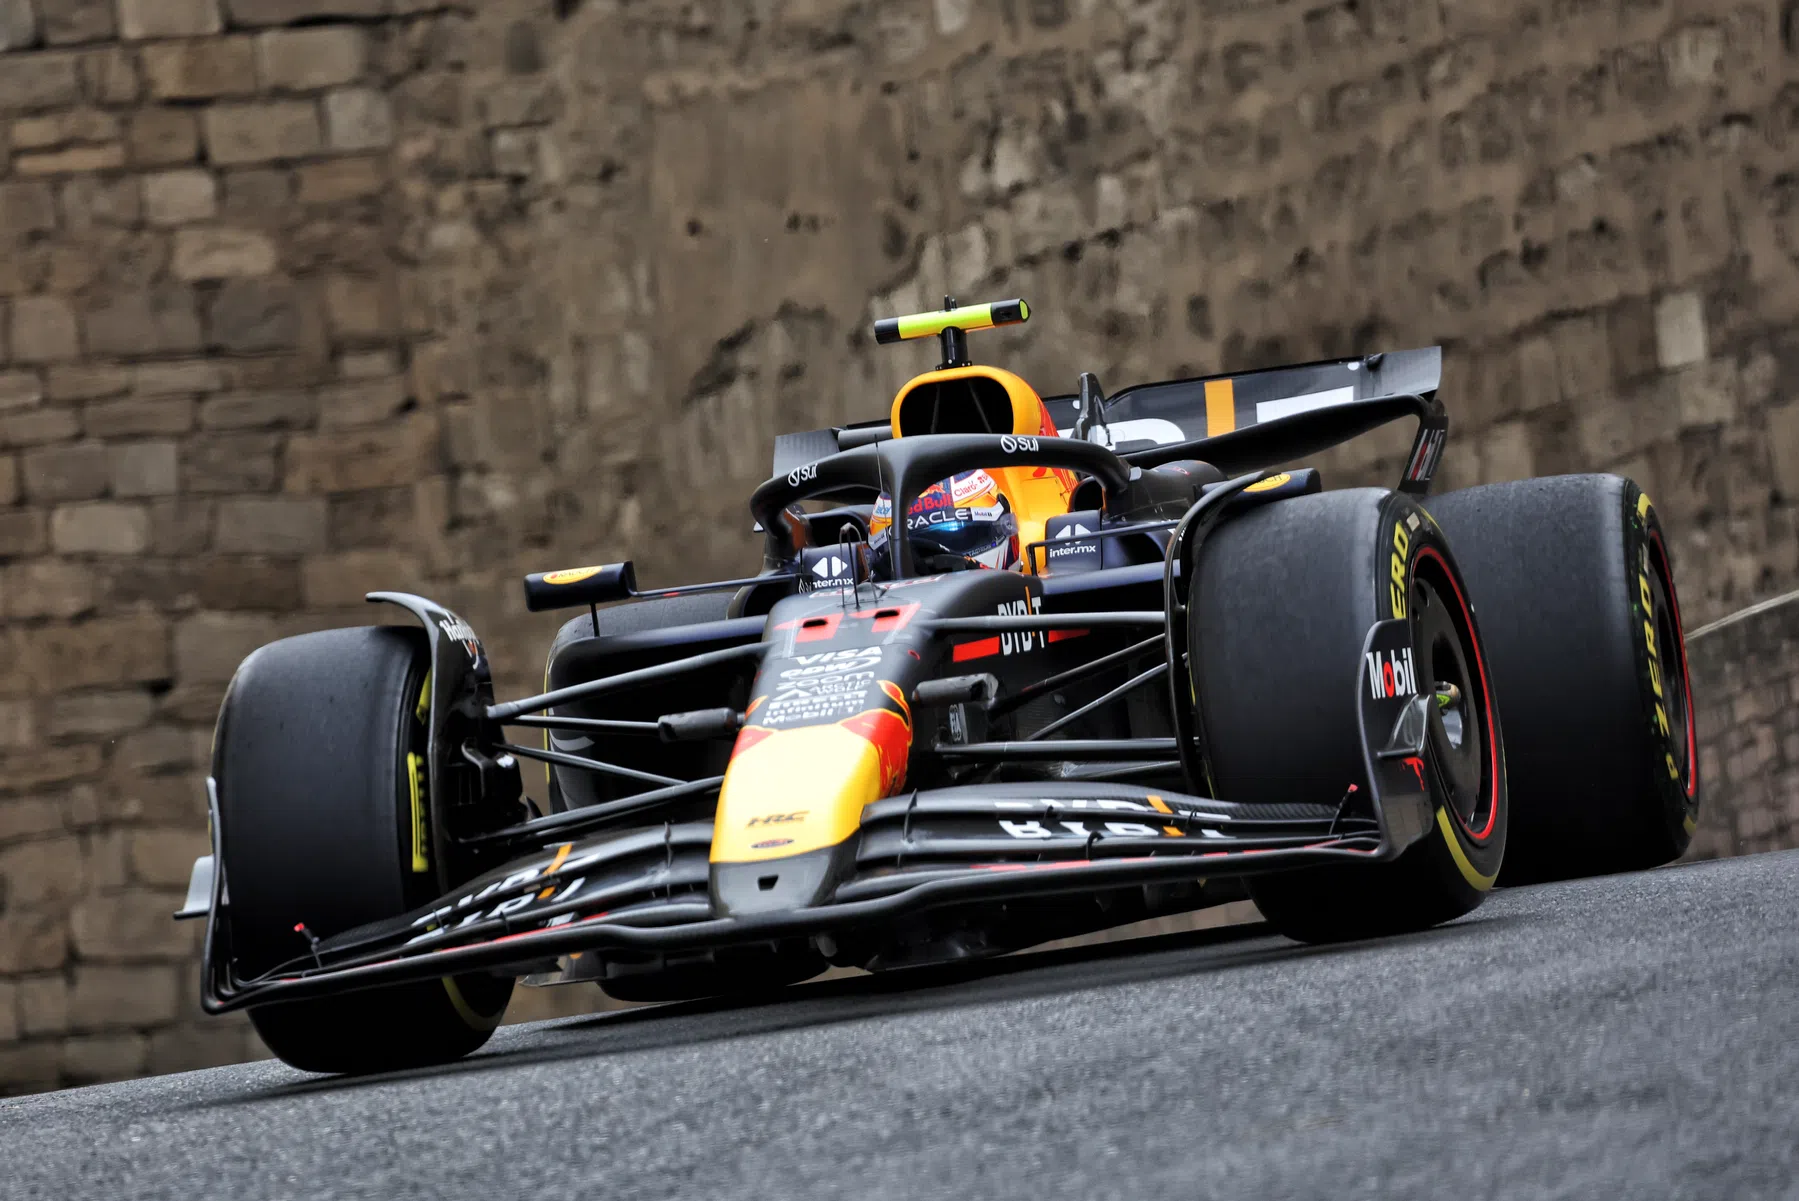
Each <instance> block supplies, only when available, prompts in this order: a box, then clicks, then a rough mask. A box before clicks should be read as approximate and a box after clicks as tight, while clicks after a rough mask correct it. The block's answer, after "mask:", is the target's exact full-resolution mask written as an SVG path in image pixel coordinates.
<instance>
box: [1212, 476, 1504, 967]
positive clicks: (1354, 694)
mask: <svg viewBox="0 0 1799 1201" xmlns="http://www.w3.org/2000/svg"><path fill="white" fill-rule="evenodd" d="M1466 597H1467V590H1466V588H1464V587H1463V586H1462V583H1461V577H1460V573H1459V572H1458V570H1457V568H1456V562H1455V559H1454V557H1453V556H1452V555H1451V554H1450V552H1449V548H1448V546H1447V544H1446V542H1445V540H1444V539H1443V537H1442V535H1441V534H1440V533H1439V532H1438V531H1437V530H1436V529H1435V528H1434V527H1433V526H1432V523H1431V522H1430V519H1429V517H1428V516H1427V515H1426V514H1425V513H1424V512H1423V510H1421V509H1420V508H1419V507H1418V506H1417V505H1416V504H1415V503H1413V502H1412V501H1411V500H1410V499H1409V498H1407V497H1405V496H1403V495H1400V494H1398V493H1393V492H1388V491H1385V490H1383V489H1372V488H1365V489H1354V490H1349V491H1342V492H1326V493H1322V494H1319V495H1315V496H1303V497H1296V498H1293V499H1291V500H1285V501H1279V502H1275V503H1273V504H1269V505H1265V506H1263V507H1261V508H1257V509H1252V510H1250V511H1249V512H1247V513H1244V514H1242V515H1241V516H1238V517H1235V518H1233V519H1230V520H1228V521H1226V522H1225V523H1224V524H1223V525H1222V526H1220V527H1219V528H1218V529H1217V530H1216V531H1214V532H1213V533H1212V534H1211V536H1210V537H1209V538H1208V539H1207V540H1206V541H1205V542H1204V543H1203V545H1202V546H1201V549H1200V554H1199V561H1198V569H1197V572H1196V574H1195V578H1194V581H1193V584H1192V586H1191V593H1190V599H1189V609H1188V620H1189V623H1190V632H1189V645H1190V647H1191V648H1192V663H1193V682H1194V697H1195V702H1196V710H1197V714H1198V717H1199V719H1200V724H1201V728H1202V729H1203V730H1204V731H1205V737H1206V742H1207V745H1208V748H1209V752H1210V768H1211V772H1212V777H1213V779H1212V786H1213V788H1214V789H1215V790H1216V793H1217V795H1218V796H1219V797H1220V798H1221V799H1225V800H1232V801H1252V802H1253V801H1308V802H1314V803H1323V804H1335V803H1338V802H1339V801H1341V800H1342V799H1343V798H1344V796H1345V795H1346V793H1347V792H1348V791H1349V788H1350V786H1351V785H1358V786H1362V787H1365V786H1366V784H1365V776H1366V768H1365V765H1364V762H1363V757H1362V750H1361V743H1360V739H1359V735H1358V733H1357V729H1358V706H1359V704H1360V691H1359V689H1360V683H1361V675H1360V672H1361V653H1362V649H1363V645H1364V641H1365V639H1366V637H1367V634H1368V630H1369V627H1370V626H1372V625H1373V624H1374V623H1375V622H1377V621H1383V620H1389V619H1392V618H1406V619H1407V620H1408V621H1410V622H1411V625H1412V628H1413V631H1414V656H1415V659H1416V673H1417V675H1418V686H1419V688H1420V689H1424V688H1429V687H1432V686H1433V684H1434V683H1435V682H1436V681H1438V680H1443V681H1445V682H1450V683H1455V684H1456V685H1457V689H1456V690H1455V691H1456V692H1457V694H1458V696H1459V698H1460V699H1459V700H1458V701H1456V702H1455V704H1456V706H1459V707H1457V708H1454V709H1453V711H1454V712H1455V713H1456V715H1457V721H1456V730H1457V732H1456V733H1455V734H1454V735H1453V737H1452V735H1451V733H1450V726H1449V724H1448V723H1446V722H1445V721H1444V720H1443V719H1442V718H1441V717H1440V716H1438V715H1436V714H1433V717H1432V720H1431V737H1432V738H1433V740H1436V742H1437V746H1436V747H1435V748H1434V750H1435V753H1436V754H1437V756H1438V759H1439V762H1441V763H1442V764H1443V765H1444V767H1445V769H1446V770H1445V771H1444V773H1443V781H1447V783H1446V784H1445V783H1444V782H1443V781H1437V780H1433V783H1432V786H1431V794H1432V796H1431V799H1432V803H1433V807H1434V811H1435V819H1436V820H1435V822H1434V824H1433V825H1432V826H1431V828H1430V830H1429V831H1428V832H1427V833H1426V835H1425V836H1424V837H1423V839H1421V840H1420V841H1419V842H1417V843H1414V844H1413V845H1412V846H1411V847H1410V848H1409V849H1408V850H1407V851H1406V852H1405V853H1404V854H1403V855H1401V856H1400V858H1398V859H1397V860H1395V861H1393V862H1390V863H1383V864H1370V865H1360V864H1351V865H1343V866H1331V867H1326V868H1315V869H1309V870H1305V871H1299V872H1282V873H1278V874H1270V875H1264V876H1252V877H1251V878H1250V879H1249V893H1250V896H1251V898H1252V899H1253V900H1254V901H1255V902H1256V905H1257V907H1258V908H1260V909H1261V911H1262V914H1263V916H1264V917H1266V918H1267V919H1268V921H1269V922H1270V923H1271V924H1272V925H1273V926H1274V927H1275V928H1276V929H1277V930H1279V931H1280V932H1281V933H1283V934H1285V935H1287V936H1288V937H1291V938H1295V939H1299V940H1301V941H1304V942H1332V941H1338V940H1342V939H1350V938H1366V937H1373V936H1377V935H1384V934H1393V933H1400V932H1404V931H1409V930H1419V929H1423V928H1425V927H1428V926H1433V925H1436V924H1438V923H1440V922H1445V921H1449V920H1451V919H1452V918H1456V917H1460V916H1461V915H1462V914H1465V913H1467V912H1469V911H1470V910H1472V909H1473V908H1474V907H1475V906H1476V905H1478V904H1479V903H1480V901H1481V899H1482V897H1483V896H1484V895H1485V893H1486V891H1487V890H1488V889H1490V888H1491V887H1492V885H1493V881H1494V878H1495V877H1496V876H1497V874H1498V871H1499V865H1500V862H1501V860H1502V858H1503V856H1504V854H1505V846H1506V806H1507V795H1506V777H1505V755H1504V749H1503V746H1502V745H1501V741H1500V739H1501V735H1500V729H1499V721H1498V712H1497V708H1496V706H1495V704H1494V693H1493V689H1492V685H1491V680H1490V677H1489V673H1488V672H1487V671H1486V670H1485V668H1484V665H1483V664H1484V657H1483V651H1482V648H1481V643H1480V635H1479V631H1478V629H1477V628H1476V626H1475V623H1474V616H1473V611H1472V609H1471V607H1470V606H1469V605H1468V603H1467V599H1466Z"/></svg>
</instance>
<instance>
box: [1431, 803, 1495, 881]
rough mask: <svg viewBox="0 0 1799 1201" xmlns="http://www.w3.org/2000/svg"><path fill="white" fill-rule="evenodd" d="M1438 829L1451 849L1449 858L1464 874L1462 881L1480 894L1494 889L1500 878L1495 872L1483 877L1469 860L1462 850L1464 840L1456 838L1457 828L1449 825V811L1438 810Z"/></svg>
mask: <svg viewBox="0 0 1799 1201" xmlns="http://www.w3.org/2000/svg"><path fill="white" fill-rule="evenodd" d="M1437 828H1438V829H1440V830H1442V831H1443V841H1444V843H1446V844H1447V845H1448V847H1449V857H1450V858H1451V859H1454V860H1455V866H1456V870H1457V871H1459V872H1461V873H1462V879H1464V880H1466V881H1468V883H1469V885H1470V886H1471V887H1473V888H1474V889H1475V890H1477V891H1479V892H1487V891H1488V890H1490V889H1491V888H1492V887H1493V881H1495V880H1497V879H1498V878H1499V874H1498V873H1497V872H1495V873H1494V874H1493V875H1491V876H1483V875H1481V874H1480V872H1479V870H1478V869H1476V868H1475V866H1474V864H1473V863H1472V862H1471V861H1470V860H1469V858H1468V853H1467V852H1466V851H1464V850H1462V840H1461V839H1459V838H1457V837H1456V836H1455V827H1453V826H1452V825H1450V824H1449V810H1447V809H1439V810H1437Z"/></svg>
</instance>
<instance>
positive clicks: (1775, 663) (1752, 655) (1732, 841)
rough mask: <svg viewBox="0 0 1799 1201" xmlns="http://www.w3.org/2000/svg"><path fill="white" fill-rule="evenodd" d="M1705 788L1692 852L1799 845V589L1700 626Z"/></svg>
mask: <svg viewBox="0 0 1799 1201" xmlns="http://www.w3.org/2000/svg"><path fill="white" fill-rule="evenodd" d="M1687 657H1688V663H1689V666H1690V668H1691V670H1692V673H1693V695H1694V696H1696V697H1698V698H1699V701H1700V703H1699V705H1698V707H1697V709H1696V710H1695V714H1696V716H1697V717H1698V724H1699V767H1700V771H1701V772H1702V773H1703V774H1702V775H1701V776H1700V780H1701V783H1702V785H1703V787H1704V789H1705V801H1704V807H1703V809H1702V811H1701V813H1700V820H1699V829H1698V830H1696V831H1695V832H1694V834H1693V845H1692V847H1691V848H1690V849H1689V850H1688V851H1687V856H1686V857H1687V858H1688V859H1721V858H1725V857H1727V856H1730V855H1753V854H1756V853H1758V852H1761V851H1780V850H1788V849H1791V848H1793V847H1799V593H1788V594H1786V595H1784V596H1781V597H1778V598H1776V599H1774V600H1771V601H1765V602H1763V603H1762V604H1759V605H1755V606H1752V607H1750V608H1748V609H1745V610H1743V611H1742V612H1740V613H1734V614H1732V615H1731V616H1729V617H1727V618H1724V619H1723V620H1721V621H1718V622H1715V623H1713V624H1712V625H1709V626H1706V627H1702V628H1701V629H1698V630H1695V631H1693V633H1692V634H1691V635H1690V636H1689V637H1688V638H1687Z"/></svg>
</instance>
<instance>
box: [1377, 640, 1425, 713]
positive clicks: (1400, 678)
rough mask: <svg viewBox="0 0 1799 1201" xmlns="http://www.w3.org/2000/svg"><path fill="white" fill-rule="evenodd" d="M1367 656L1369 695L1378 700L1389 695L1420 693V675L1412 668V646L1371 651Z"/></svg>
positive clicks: (1413, 694)
mask: <svg viewBox="0 0 1799 1201" xmlns="http://www.w3.org/2000/svg"><path fill="white" fill-rule="evenodd" d="M1365 657H1366V659H1367V660H1368V695H1369V696H1371V697H1373V698H1374V699H1375V700H1377V701H1378V700H1384V699H1386V698H1388V697H1395V696H1416V695H1417V694H1418V675H1417V673H1416V672H1414V671H1413V670H1412V648H1411V647H1409V646H1402V647H1400V648H1399V649H1398V650H1391V651H1369V652H1368V654H1367V655H1366V656H1365Z"/></svg>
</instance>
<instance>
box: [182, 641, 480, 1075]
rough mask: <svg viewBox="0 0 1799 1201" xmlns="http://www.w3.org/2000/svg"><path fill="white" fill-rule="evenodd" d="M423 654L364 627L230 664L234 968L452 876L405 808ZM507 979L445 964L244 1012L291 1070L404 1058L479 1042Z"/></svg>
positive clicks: (415, 1059)
mask: <svg viewBox="0 0 1799 1201" xmlns="http://www.w3.org/2000/svg"><path fill="white" fill-rule="evenodd" d="M429 666H430V655H429V651H428V649H427V647H426V642H425V637H424V634H423V632H422V631H419V630H413V629H405V628H398V627H392V626H370V627H362V628H356V629H340V630H326V631H323V632H320V633H315V634H302V635H300V636H298V637H295V638H286V639H283V640H281V641H279V642H273V643H270V644H269V645H267V646H265V647H262V648H261V649H260V650H258V651H256V652H255V653H253V654H252V655H251V656H250V657H249V658H247V659H245V660H244V662H243V664H242V665H241V666H240V667H239V668H238V669H237V674H236V676H235V677H233V679H232V681H231V686H230V688H229V690H228V691H227V692H226V697H225V703H224V705H223V706H222V707H221V709H220V711H219V724H218V728H217V730H216V732H215V735H214V747H213V777H214V779H215V780H216V781H217V785H218V797H219V834H220V844H221V846H220V849H221V854H222V857H223V862H224V873H225V881H226V885H225V887H226V890H227V896H228V902H227V904H226V906H225V909H224V917H225V920H226V923H227V933H228V937H229V939H230V950H231V958H232V962H233V966H234V969H235V971H236V972H237V974H238V975H240V976H254V975H258V974H260V973H263V972H266V971H268V970H270V969H271V968H274V967H276V966H278V965H280V964H282V963H285V962H288V961H291V960H294V959H296V958H299V957H302V956H304V955H305V954H306V953H307V951H308V949H309V947H310V946H311V942H310V939H311V938H320V939H322V938H326V937H329V936H330V935H333V934H338V933H340V932H342V931H344V930H349V929H352V928H354V927H357V926H361V925H364V924H366V923H369V922H376V921H381V920H383V919H387V918H392V917H396V916H398V915H400V914H403V913H406V912H407V911H409V910H411V909H414V908H417V907H419V906H422V905H425V904H428V903H430V902H431V901H432V900H435V899H436V898H437V897H439V896H441V895H442V894H443V892H444V891H445V890H446V889H447V888H448V887H450V886H451V885H452V884H453V883H454V881H451V880H449V879H446V878H444V873H443V870H442V869H443V865H442V864H441V863H429V862H428V860H429V859H430V858H433V857H435V855H434V852H433V851H431V850H428V849H427V850H425V851H423V852H422V853H421V852H419V851H418V850H416V849H415V844H414V829H415V826H414V823H415V822H416V821H417V820H418V815H417V814H416V813H415V812H414V809H413V807H414V805H415V804H421V803H424V804H428V803H429V798H428V797H422V796H420V793H419V790H417V789H416V788H415V786H414V781H415V780H416V779H417V775H416V772H417V768H418V763H419V759H422V758H423V756H424V754H425V746H426V729H425V715H424V713H423V710H424V705H423V703H422V698H423V690H424V688H425V684H426V679H427V674H428V669H429ZM413 756H417V757H419V758H418V759H414V758H412V757H413ZM301 927H304V929H301ZM512 985H513V981H512V980H511V979H510V978H503V977H496V976H490V975H485V974H470V975H465V976H456V977H446V978H444V979H441V980H430V981H424V982H420V983H415V984H402V985H394V986H391V987H387V988H376V989H367V990H363V991H358V992H352V993H345V994H343V995H341V996H329V997H320V998H317V999H310V1000H303V1001H288V1002H282V1003H277V1004H268V1005H262V1006H257V1007H253V1008H252V1009H251V1010H250V1022H251V1024H252V1025H253V1026H255V1028H256V1033H257V1034H258V1035H260V1036H261V1038H262V1041H263V1042H264V1043H265V1044H267V1046H268V1048H269V1050H271V1051H273V1052H274V1053H275V1054H276V1055H277V1056H279V1057H280V1058H281V1059H282V1060H284V1061H286V1062H287V1063H288V1064H290V1065H292V1066H293V1067H296V1068H300V1069H302V1070H304V1071H310V1072H333V1073H363V1072H374V1071H386V1070H390V1069H395V1068H405V1067H416V1066H420V1065H424V1064H432V1063H443V1062H446V1061H449V1060H452V1059H457V1058H460V1057H461V1056H463V1055H466V1054H468V1053H469V1052H471V1051H473V1050H475V1049H476V1048H477V1047H479V1046H480V1045H481V1044H482V1043H484V1042H486V1041H487V1039H488V1036H489V1035H490V1034H492V1032H493V1029H494V1027H495V1026H496V1025H498V1024H499V1020H500V1017H501V1016H502V1015H503V1014H504V1013H505V1010H506V1004H507V1001H508V1000H509V999H510V998H511V996H512Z"/></svg>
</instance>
